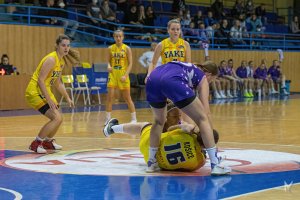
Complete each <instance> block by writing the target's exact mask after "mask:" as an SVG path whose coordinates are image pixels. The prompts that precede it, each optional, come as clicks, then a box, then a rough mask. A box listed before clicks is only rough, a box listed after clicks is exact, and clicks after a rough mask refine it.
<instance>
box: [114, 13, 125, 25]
mask: <svg viewBox="0 0 300 200" xmlns="http://www.w3.org/2000/svg"><path fill="white" fill-rule="evenodd" d="M124 15H125V14H124V12H122V11H117V12H116V17H117V20H119V22H123V20H124Z"/></svg>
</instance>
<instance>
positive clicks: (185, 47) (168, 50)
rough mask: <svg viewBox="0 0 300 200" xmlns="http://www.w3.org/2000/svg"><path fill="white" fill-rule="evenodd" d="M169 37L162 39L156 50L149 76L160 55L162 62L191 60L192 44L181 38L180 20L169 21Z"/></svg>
mask: <svg viewBox="0 0 300 200" xmlns="http://www.w3.org/2000/svg"><path fill="white" fill-rule="evenodd" d="M168 33H169V37H168V38H166V39H164V40H163V41H161V42H160V43H159V44H158V45H157V47H156V48H155V50H154V55H153V58H152V63H151V64H150V65H149V69H148V76H149V75H150V73H151V72H152V71H153V69H154V66H156V64H157V61H158V59H159V57H161V59H162V64H166V63H168V62H171V61H181V62H189V63H190V62H191V47H190V44H189V43H188V42H187V41H185V40H183V39H182V38H180V35H181V26H180V21H178V20H177V19H172V20H170V21H169V22H168Z"/></svg>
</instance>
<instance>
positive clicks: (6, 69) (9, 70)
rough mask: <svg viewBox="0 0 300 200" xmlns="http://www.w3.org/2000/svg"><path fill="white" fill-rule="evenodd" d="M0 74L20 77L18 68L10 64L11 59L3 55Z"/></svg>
mask: <svg viewBox="0 0 300 200" xmlns="http://www.w3.org/2000/svg"><path fill="white" fill-rule="evenodd" d="M0 74H1V75H11V74H16V75H19V72H17V68H16V67H14V66H13V65H11V64H9V57H8V55H7V54H3V55H2V57H1V63H0Z"/></svg>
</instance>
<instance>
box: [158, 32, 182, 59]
mask: <svg viewBox="0 0 300 200" xmlns="http://www.w3.org/2000/svg"><path fill="white" fill-rule="evenodd" d="M161 44H162V49H161V54H160V56H161V59H162V64H166V63H168V62H172V61H181V62H185V61H186V46H185V44H184V40H183V39H181V38H179V39H178V41H177V42H176V43H173V42H171V40H170V38H167V39H164V40H163V41H162V42H161Z"/></svg>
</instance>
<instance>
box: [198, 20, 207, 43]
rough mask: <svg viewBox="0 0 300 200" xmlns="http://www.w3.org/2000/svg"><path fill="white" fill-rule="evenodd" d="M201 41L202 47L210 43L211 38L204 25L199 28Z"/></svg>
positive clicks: (201, 24)
mask: <svg viewBox="0 0 300 200" xmlns="http://www.w3.org/2000/svg"><path fill="white" fill-rule="evenodd" d="M198 37H199V40H200V42H199V43H200V45H202V43H206V44H208V43H209V38H208V34H207V31H206V30H205V25H204V23H200V27H199V35H198Z"/></svg>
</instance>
